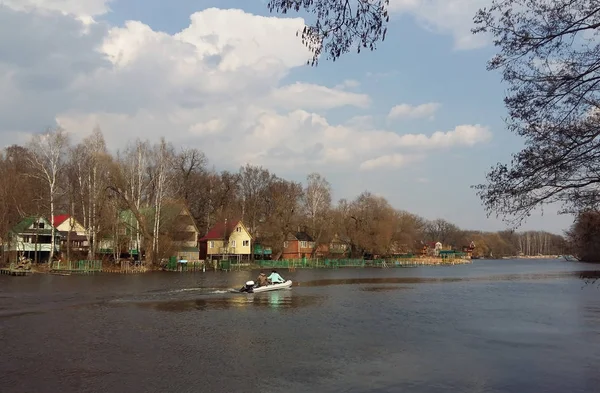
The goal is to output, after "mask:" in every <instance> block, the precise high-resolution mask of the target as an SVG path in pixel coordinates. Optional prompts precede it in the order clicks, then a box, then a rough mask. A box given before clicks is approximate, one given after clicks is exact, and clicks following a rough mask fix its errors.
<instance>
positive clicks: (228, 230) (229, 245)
mask: <svg viewBox="0 0 600 393" xmlns="http://www.w3.org/2000/svg"><path fill="white" fill-rule="evenodd" d="M198 243H199V248H200V259H208V260H213V259H236V260H238V261H244V260H250V259H251V255H252V248H251V243H252V236H251V235H250V232H248V229H246V226H245V225H244V223H243V222H242V221H240V220H231V221H227V220H225V221H224V222H219V223H217V224H215V225H214V226H213V227H212V228H211V229H210V230H209V231H208V232H207V233H206V235H204V236H203V237H202V238H200V239H199V240H198Z"/></svg>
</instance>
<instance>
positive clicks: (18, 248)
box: [3, 217, 61, 262]
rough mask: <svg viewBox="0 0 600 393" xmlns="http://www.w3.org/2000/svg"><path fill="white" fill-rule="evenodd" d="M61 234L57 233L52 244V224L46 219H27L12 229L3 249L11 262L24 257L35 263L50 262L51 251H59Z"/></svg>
mask: <svg viewBox="0 0 600 393" xmlns="http://www.w3.org/2000/svg"><path fill="white" fill-rule="evenodd" d="M60 238H61V236H60V233H59V232H58V231H55V235H54V244H52V224H50V222H49V221H48V220H47V219H45V218H44V217H26V218H24V219H22V220H21V221H19V222H18V223H17V224H16V225H15V226H14V227H12V228H11V229H10V231H9V232H8V234H7V236H6V238H5V239H4V240H5V241H4V244H3V249H4V252H5V254H6V253H8V254H9V258H10V260H11V261H14V260H16V259H17V258H18V257H20V256H23V257H25V258H30V259H31V260H32V261H34V262H48V260H49V258H50V250H52V248H54V252H55V253H57V252H58V251H59V245H60Z"/></svg>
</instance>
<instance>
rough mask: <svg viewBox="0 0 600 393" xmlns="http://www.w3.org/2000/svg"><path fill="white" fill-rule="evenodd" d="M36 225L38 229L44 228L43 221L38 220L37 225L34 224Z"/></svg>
mask: <svg viewBox="0 0 600 393" xmlns="http://www.w3.org/2000/svg"><path fill="white" fill-rule="evenodd" d="M36 227H37V228H38V229H44V223H43V222H38V223H37V225H36Z"/></svg>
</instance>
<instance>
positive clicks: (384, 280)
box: [294, 271, 600, 287]
mask: <svg viewBox="0 0 600 393" xmlns="http://www.w3.org/2000/svg"><path fill="white" fill-rule="evenodd" d="M568 277H579V278H582V279H584V280H589V281H594V280H597V279H598V278H600V271H582V272H580V271H571V272H568V271H567V272H549V273H528V274H497V275H491V276H475V277H353V278H332V279H323V280H312V281H304V282H297V283H295V284H294V286H299V287H323V286H329V285H360V284H433V283H451V282H467V281H526V280H548V279H557V278H568Z"/></svg>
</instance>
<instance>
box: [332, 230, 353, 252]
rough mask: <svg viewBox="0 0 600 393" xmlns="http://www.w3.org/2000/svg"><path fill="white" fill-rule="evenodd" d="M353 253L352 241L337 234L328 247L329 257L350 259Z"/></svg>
mask: <svg viewBox="0 0 600 393" xmlns="http://www.w3.org/2000/svg"><path fill="white" fill-rule="evenodd" d="M351 251H352V249H351V247H350V239H348V238H347V237H345V236H340V235H338V234H337V233H336V234H335V235H334V236H333V238H332V239H331V240H330V241H329V244H328V245H327V256H329V257H333V258H349V257H350V253H351Z"/></svg>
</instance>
